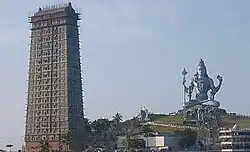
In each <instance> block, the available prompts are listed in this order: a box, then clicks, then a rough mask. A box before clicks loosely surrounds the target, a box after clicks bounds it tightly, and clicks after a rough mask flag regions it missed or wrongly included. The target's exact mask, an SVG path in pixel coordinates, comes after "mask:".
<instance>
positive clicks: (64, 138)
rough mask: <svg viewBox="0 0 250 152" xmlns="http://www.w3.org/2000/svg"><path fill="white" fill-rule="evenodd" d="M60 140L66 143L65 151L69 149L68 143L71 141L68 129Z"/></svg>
mask: <svg viewBox="0 0 250 152" xmlns="http://www.w3.org/2000/svg"><path fill="white" fill-rule="evenodd" d="M62 142H63V143H64V144H65V145H67V148H66V151H67V152H68V151H70V144H71V143H72V134H71V132H70V131H68V132H67V133H66V134H64V135H63V136H62Z"/></svg>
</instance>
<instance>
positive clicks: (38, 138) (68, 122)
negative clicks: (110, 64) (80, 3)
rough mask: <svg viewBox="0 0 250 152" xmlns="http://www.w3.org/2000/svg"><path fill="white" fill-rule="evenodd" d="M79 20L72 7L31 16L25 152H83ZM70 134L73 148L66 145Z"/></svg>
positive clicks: (41, 9)
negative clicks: (46, 150) (44, 147)
mask: <svg viewBox="0 0 250 152" xmlns="http://www.w3.org/2000/svg"><path fill="white" fill-rule="evenodd" d="M79 15H80V14H79V13H77V12H76V11H75V9H74V8H73V7H72V5H71V3H67V4H60V5H52V6H49V7H47V8H39V9H38V10H37V11H36V12H35V13H34V14H32V16H30V23H31V32H30V37H31V42H30V57H29V78H28V80H29V82H28V97H27V113H26V126H25V128H26V130H25V149H26V152H39V151H40V146H41V144H40V142H44V143H45V142H48V144H49V147H50V150H52V151H66V150H68V149H70V150H73V151H80V150H81V146H82V141H83V140H84V136H83V132H84V129H83V128H84V127H83V123H84V114H83V94H82V77H81V65H80V51H79V50H80V48H79V47H80V46H79V25H78V20H80V16H79ZM68 132H70V136H71V139H72V142H71V143H70V144H67V143H65V142H63V140H64V141H65V139H63V138H65V137H67V135H68Z"/></svg>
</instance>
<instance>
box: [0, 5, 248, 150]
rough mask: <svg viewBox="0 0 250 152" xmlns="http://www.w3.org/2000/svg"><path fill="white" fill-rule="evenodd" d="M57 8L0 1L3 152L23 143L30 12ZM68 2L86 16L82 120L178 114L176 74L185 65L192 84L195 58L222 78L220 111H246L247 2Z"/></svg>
mask: <svg viewBox="0 0 250 152" xmlns="http://www.w3.org/2000/svg"><path fill="white" fill-rule="evenodd" d="M54 3H58V0H40V1H39V0H26V1H14V0H8V1H7V0H2V1H1V9H0V14H1V16H0V19H1V24H0V65H1V66H0V70H1V71H2V72H1V75H0V99H1V100H0V103H1V106H0V121H1V126H0V148H1V147H4V146H5V145H6V144H7V143H8V142H11V143H13V144H14V145H16V146H20V144H21V143H22V139H23V134H24V116H25V104H26V96H27V95H26V91H27V77H28V75H27V74H28V56H29V47H28V45H29V27H30V26H29V24H28V15H29V12H32V11H34V10H36V9H37V8H38V7H39V6H44V5H46V4H54ZM59 3H60V2H59ZM73 5H74V6H77V8H79V9H81V12H82V13H83V15H84V19H83V21H82V22H81V25H82V26H81V41H82V43H81V47H82V50H83V52H84V59H83V58H82V61H83V62H84V83H85V85H84V89H85V114H86V116H87V117H89V118H91V119H96V118H99V117H111V116H112V115H113V114H114V113H116V112H120V113H121V114H122V115H123V116H124V117H125V118H129V117H132V116H134V115H135V114H136V113H137V112H138V110H139V109H140V108H141V107H142V106H146V107H148V108H149V110H150V111H152V112H157V113H168V112H172V111H176V110H178V109H179V108H181V105H182V86H181V81H182V76H181V71H182V69H183V68H184V67H185V68H186V69H187V71H188V72H189V74H188V78H189V79H190V77H191V76H192V75H193V73H194V71H195V67H196V65H197V63H198V62H199V60H200V58H203V59H204V60H205V63H206V65H207V68H208V73H209V75H210V76H211V77H212V78H216V76H217V74H221V75H222V76H223V78H224V81H223V82H224V84H223V86H222V88H221V90H220V91H219V93H218V94H217V96H216V99H217V100H218V101H220V102H221V105H222V107H223V108H226V109H228V110H229V111H231V112H240V113H243V114H247V113H249V106H250V102H249V101H250V96H249V90H250V81H249V79H250V70H249V63H248V59H249V56H250V53H249V51H250V43H249V41H250V28H249V27H250V11H249V5H250V1H248V0H241V1H235V0H220V1H217V0H203V1H200V0H182V1H176V0H157V1H153V0H137V1H136V2H135V1H134V0H126V1H125V0H124V1H116V0H113V1H110V0H106V1H105V2H104V1H101V0H100V1H95V0H73ZM82 54H83V53H82ZM214 81H215V83H216V84H217V83H218V81H217V80H216V79H215V80H214Z"/></svg>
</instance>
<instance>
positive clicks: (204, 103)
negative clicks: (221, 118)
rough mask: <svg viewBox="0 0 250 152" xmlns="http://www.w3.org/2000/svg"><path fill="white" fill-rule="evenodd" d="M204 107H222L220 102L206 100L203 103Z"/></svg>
mask: <svg viewBox="0 0 250 152" xmlns="http://www.w3.org/2000/svg"><path fill="white" fill-rule="evenodd" d="M202 105H205V106H213V107H217V108H218V107H219V106H220V102H219V101H215V100H205V101H203V103H202Z"/></svg>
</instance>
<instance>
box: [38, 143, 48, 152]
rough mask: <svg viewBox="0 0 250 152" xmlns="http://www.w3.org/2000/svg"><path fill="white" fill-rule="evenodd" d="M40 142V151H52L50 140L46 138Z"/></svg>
mask: <svg viewBox="0 0 250 152" xmlns="http://www.w3.org/2000/svg"><path fill="white" fill-rule="evenodd" d="M39 144H40V151H41V152H50V150H49V148H50V145H49V142H48V141H46V140H41V141H40V142H39Z"/></svg>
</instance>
